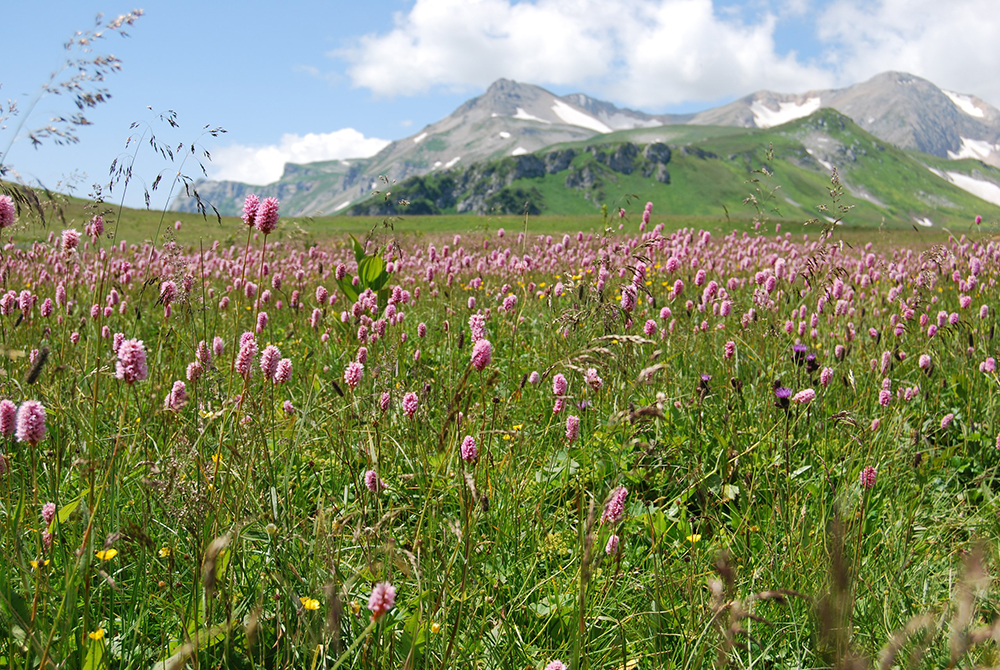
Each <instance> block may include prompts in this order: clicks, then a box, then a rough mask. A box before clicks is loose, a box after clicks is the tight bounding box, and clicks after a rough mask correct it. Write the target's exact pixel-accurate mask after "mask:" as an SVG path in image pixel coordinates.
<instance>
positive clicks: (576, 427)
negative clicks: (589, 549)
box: [566, 414, 580, 442]
mask: <svg viewBox="0 0 1000 670" xmlns="http://www.w3.org/2000/svg"><path fill="white" fill-rule="evenodd" d="M579 436H580V417H578V416H573V415H572V414H570V415H569V416H567V417H566V439H567V440H569V441H570V442H575V441H576V438H578V437H579Z"/></svg>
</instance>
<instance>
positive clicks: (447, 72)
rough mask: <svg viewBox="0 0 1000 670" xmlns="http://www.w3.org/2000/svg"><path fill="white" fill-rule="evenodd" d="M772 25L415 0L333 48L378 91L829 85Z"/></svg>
mask: <svg viewBox="0 0 1000 670" xmlns="http://www.w3.org/2000/svg"><path fill="white" fill-rule="evenodd" d="M793 4H795V3H793ZM774 29H775V18H774V16H773V15H772V14H770V13H765V14H763V15H762V18H760V19H758V20H756V21H755V22H744V21H742V20H741V19H740V18H739V17H738V16H734V15H732V13H726V12H722V13H720V12H718V11H716V8H715V7H714V6H713V3H712V1H711V0H534V1H531V2H527V1H526V2H516V3H515V2H514V1H513V0H416V3H415V4H414V5H413V7H412V8H411V9H410V10H409V11H408V12H406V13H403V12H399V13H397V14H396V15H395V17H394V27H393V28H392V29H391V30H390V31H388V32H386V33H383V34H370V35H366V36H364V37H362V38H360V39H359V40H358V41H357V42H356V43H355V45H354V46H353V47H351V48H349V49H347V50H344V51H340V52H337V53H336V54H335V55H337V56H339V57H341V58H345V59H346V60H347V61H348V63H349V65H348V68H347V74H348V77H349V78H350V80H351V82H352V83H353V85H354V86H356V87H361V88H368V89H370V90H372V91H373V92H374V93H376V94H378V95H386V96H393V95H413V94H416V93H421V92H425V91H427V90H429V89H431V88H433V87H436V86H443V87H448V88H452V89H459V90H464V89H476V88H483V87H485V86H487V85H489V84H490V83H491V82H492V81H494V80H496V79H498V78H500V77H508V78H512V79H518V80H521V81H527V82H531V83H535V84H541V85H574V86H580V87H587V88H589V89H590V90H594V91H595V92H599V93H601V94H604V95H610V96H612V97H614V98H615V99H616V100H618V101H620V102H623V103H626V104H630V105H647V106H662V105H668V104H673V103H679V102H684V101H690V100H715V99H718V98H721V97H724V96H730V95H733V94H739V93H749V92H751V91H753V90H755V89H758V88H772V89H778V90H789V91H797V90H805V89H808V88H818V87H822V86H824V85H827V84H829V83H831V82H832V76H831V75H830V74H829V72H828V71H825V70H823V69H821V68H819V67H817V66H814V65H811V64H806V63H802V62H800V61H799V59H798V58H797V56H796V54H794V53H791V54H788V55H785V56H781V55H778V54H777V52H776V49H775V43H774Z"/></svg>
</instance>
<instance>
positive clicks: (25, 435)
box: [15, 400, 45, 447]
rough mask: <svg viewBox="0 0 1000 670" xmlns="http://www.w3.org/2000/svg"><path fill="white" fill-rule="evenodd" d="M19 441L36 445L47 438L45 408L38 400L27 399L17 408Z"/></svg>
mask: <svg viewBox="0 0 1000 670" xmlns="http://www.w3.org/2000/svg"><path fill="white" fill-rule="evenodd" d="M15 432H16V435H17V441H18V442H27V443H28V444H30V445H31V446H33V447H34V446H36V445H37V444H38V443H39V442H41V441H42V440H44V439H45V408H44V407H42V403H40V402H38V401H37V400H26V401H24V403H22V404H21V406H20V407H19V408H18V409H17V428H16V431H15Z"/></svg>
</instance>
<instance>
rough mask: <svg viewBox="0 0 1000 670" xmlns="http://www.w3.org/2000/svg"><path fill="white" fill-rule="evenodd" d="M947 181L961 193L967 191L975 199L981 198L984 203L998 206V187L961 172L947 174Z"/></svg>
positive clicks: (999, 187) (999, 197) (999, 199)
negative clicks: (960, 190)
mask: <svg viewBox="0 0 1000 670" xmlns="http://www.w3.org/2000/svg"><path fill="white" fill-rule="evenodd" d="M947 175H948V181H950V182H951V183H952V184H954V185H955V186H957V187H959V188H960V189H962V190H963V191H968V192H969V193H971V194H972V195H974V196H976V197H977V198H982V199H983V200H985V201H986V202H992V203H993V204H994V205H1000V186H997V185H996V184H994V183H993V182H991V181H986V180H985V179H976V178H975V177H971V176H969V175H967V174H962V173H961V172H948V173H947Z"/></svg>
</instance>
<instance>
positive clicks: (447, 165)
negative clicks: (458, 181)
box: [444, 156, 462, 170]
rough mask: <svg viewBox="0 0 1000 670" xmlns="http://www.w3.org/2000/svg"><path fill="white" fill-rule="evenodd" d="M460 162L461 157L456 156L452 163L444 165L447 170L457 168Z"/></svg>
mask: <svg viewBox="0 0 1000 670" xmlns="http://www.w3.org/2000/svg"><path fill="white" fill-rule="evenodd" d="M460 160H462V157H461V156H455V157H454V158H452V159H451V160H450V161H448V162H447V163H445V164H444V167H445V169H446V170H447V169H448V168H452V167H455V163H457V162H458V161H460Z"/></svg>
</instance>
